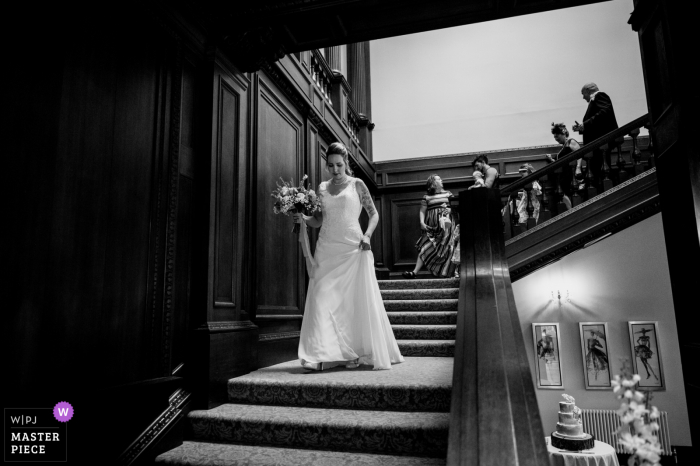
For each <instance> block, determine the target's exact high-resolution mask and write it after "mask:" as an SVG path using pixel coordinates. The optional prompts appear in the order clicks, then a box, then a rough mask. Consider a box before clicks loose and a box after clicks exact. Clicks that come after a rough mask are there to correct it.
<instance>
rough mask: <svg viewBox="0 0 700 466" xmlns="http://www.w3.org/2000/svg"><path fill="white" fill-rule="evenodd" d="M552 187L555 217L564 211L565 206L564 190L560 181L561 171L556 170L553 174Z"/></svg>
mask: <svg viewBox="0 0 700 466" xmlns="http://www.w3.org/2000/svg"><path fill="white" fill-rule="evenodd" d="M552 175H554V183H555V184H554V185H555V186H556V189H555V190H554V199H555V200H556V201H557V202H556V209H557V215H559V214H561V213H563V212H564V211H565V210H566V204H564V188H563V187H562V185H561V180H562V178H563V177H562V170H556V171H555V172H554V173H552Z"/></svg>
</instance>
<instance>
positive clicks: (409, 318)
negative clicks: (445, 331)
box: [386, 312, 457, 325]
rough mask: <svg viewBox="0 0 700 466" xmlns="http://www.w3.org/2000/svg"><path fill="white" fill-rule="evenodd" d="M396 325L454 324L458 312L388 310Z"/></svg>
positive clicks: (390, 320) (390, 319)
mask: <svg viewBox="0 0 700 466" xmlns="http://www.w3.org/2000/svg"><path fill="white" fill-rule="evenodd" d="M386 315H387V316H389V322H391V323H392V324H394V325H454V324H456V323H457V312H387V313H386Z"/></svg>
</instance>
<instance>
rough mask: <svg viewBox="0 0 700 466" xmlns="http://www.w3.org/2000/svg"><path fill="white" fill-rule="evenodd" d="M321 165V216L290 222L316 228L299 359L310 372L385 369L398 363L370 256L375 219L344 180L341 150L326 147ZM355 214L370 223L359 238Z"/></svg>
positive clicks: (359, 190)
mask: <svg viewBox="0 0 700 466" xmlns="http://www.w3.org/2000/svg"><path fill="white" fill-rule="evenodd" d="M326 162H327V168H328V170H329V171H330V172H331V174H332V175H333V177H332V178H331V179H330V180H329V181H324V182H323V183H321V184H320V185H319V188H318V194H319V196H320V199H321V211H320V212H317V213H316V214H315V215H314V216H306V215H303V214H295V215H294V221H295V222H296V223H301V224H302V229H303V230H305V228H304V225H303V224H304V223H306V224H307V225H309V226H312V227H315V228H318V227H321V232H320V233H319V237H318V242H317V243H316V253H315V255H314V257H313V258H312V259H311V260H310V261H307V264H311V267H310V270H309V271H308V272H309V277H310V281H309V289H308V292H307V294H306V306H305V307H304V319H303V321H302V324H301V337H300V340H299V359H300V360H301V364H302V366H304V367H305V368H307V369H312V370H324V369H327V368H330V367H333V366H337V365H339V364H345V366H346V367H347V368H350V369H352V368H355V367H357V366H358V365H360V364H367V365H373V366H374V369H375V370H378V369H391V364H396V363H399V362H403V360H404V359H403V356H401V352H400V351H399V346H398V344H397V343H396V339H395V338H394V333H393V331H392V329H391V324H390V323H389V318H388V317H387V315H386V310H385V309H384V302H383V301H382V296H381V293H380V292H379V285H378V284H377V278H376V276H375V272H374V255H373V254H372V251H370V236H371V235H372V233H373V232H374V229H375V228H376V226H377V223H378V222H379V214H378V213H377V210H376V209H375V207H374V202H372V196H371V195H370V193H369V190H368V189H367V186H366V185H365V184H364V183H363V182H362V180H360V179H358V178H353V177H352V176H350V175H351V174H352V172H351V171H350V169H349V167H348V151H347V149H346V148H345V146H344V145H343V144H341V143H338V142H336V143H333V144H331V145H330V147H329V148H328V150H327V151H326ZM362 207H364V208H365V210H366V211H367V213H368V214H369V218H370V220H369V224H368V226H367V230H366V231H365V232H364V234H363V233H362V228H361V227H360V222H359V217H360V213H361V212H362ZM303 233H304V232H302V234H303Z"/></svg>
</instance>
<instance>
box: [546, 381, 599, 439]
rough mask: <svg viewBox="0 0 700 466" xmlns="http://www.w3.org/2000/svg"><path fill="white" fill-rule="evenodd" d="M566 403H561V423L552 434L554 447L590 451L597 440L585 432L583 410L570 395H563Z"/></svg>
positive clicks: (558, 423)
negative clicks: (582, 421)
mask: <svg viewBox="0 0 700 466" xmlns="http://www.w3.org/2000/svg"><path fill="white" fill-rule="evenodd" d="M562 396H563V397H564V399H565V400H566V401H560V402H559V422H557V430H556V432H552V446H553V447H556V448H561V449H563V450H573V451H579V450H588V449H590V448H593V446H594V444H595V439H594V438H593V436H592V435H590V434H586V433H585V432H584V431H583V424H582V423H581V409H579V407H578V406H576V400H575V399H574V397H572V396H569V395H566V394H564V395H562Z"/></svg>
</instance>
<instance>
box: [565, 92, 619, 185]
mask: <svg viewBox="0 0 700 466" xmlns="http://www.w3.org/2000/svg"><path fill="white" fill-rule="evenodd" d="M581 95H583V99H584V100H585V101H586V102H588V109H587V110H586V114H585V115H584V116H583V123H579V122H578V121H576V122H575V123H576V124H574V125H573V127H572V129H573V130H574V131H577V132H578V133H580V134H582V135H583V144H584V145H586V144H588V143H590V142H593V141H595V140H596V139H598V138H599V137H601V136H604V135H606V134H608V133H609V132H610V131H613V130H616V129H617V128H618V126H617V120H616V119H615V110H614V109H613V104H612V100H610V97H609V96H608V94H606V93H605V92H601V91H600V90H599V89H598V86H597V85H596V84H595V83H588V84H585V85H584V86H583V88H582V89H581ZM602 167H603V151H601V150H600V149H599V148H596V149H595V150H593V154H592V156H591V160H590V167H589V170H591V173H592V174H593V182H594V183H595V185H596V187H597V188H598V192H600V191H601V181H602V177H601V173H602Z"/></svg>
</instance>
